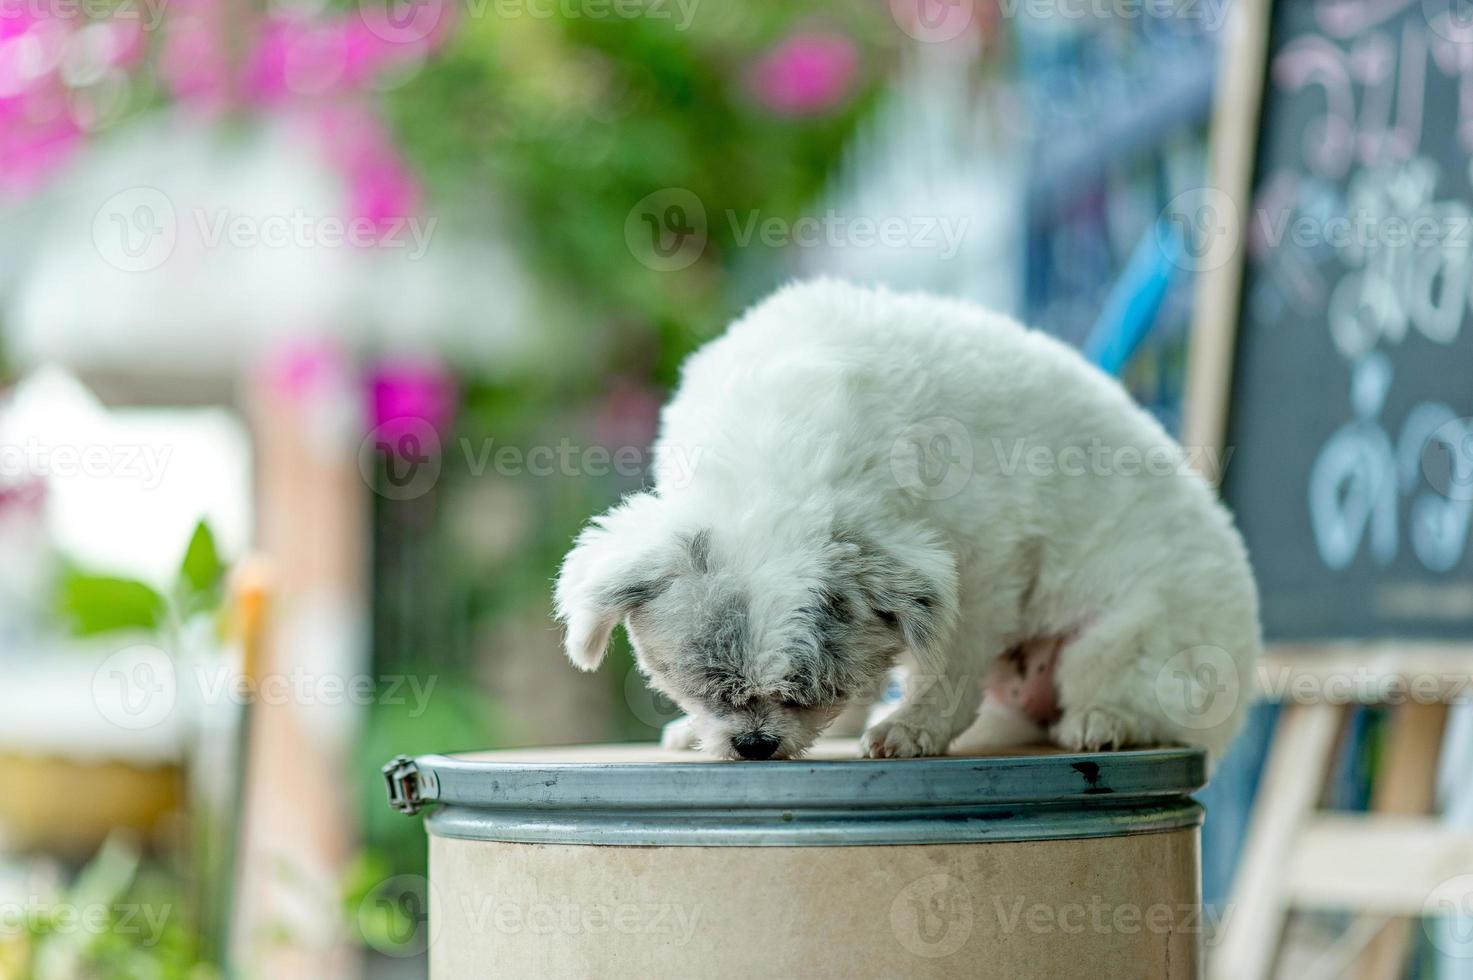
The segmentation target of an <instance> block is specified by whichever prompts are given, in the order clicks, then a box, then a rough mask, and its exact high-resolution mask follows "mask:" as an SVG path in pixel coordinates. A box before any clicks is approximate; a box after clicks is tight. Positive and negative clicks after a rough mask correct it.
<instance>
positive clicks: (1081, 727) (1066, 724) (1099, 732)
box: [1051, 708, 1130, 752]
mask: <svg viewBox="0 0 1473 980" xmlns="http://www.w3.org/2000/svg"><path fill="white" fill-rule="evenodd" d="M1051 734H1052V735H1053V739H1054V741H1055V742H1057V743H1058V744H1059V745H1060V746H1061V747H1062V748H1066V749H1069V750H1070V751H1071V752H1099V751H1100V750H1101V749H1119V748H1124V747H1125V746H1126V745H1128V744H1129V743H1130V726H1129V725H1128V724H1126V721H1125V719H1124V718H1122V717H1120V716H1119V715H1117V714H1115V713H1114V712H1113V711H1107V710H1105V709H1104V708H1087V709H1085V710H1083V711H1065V712H1064V717H1062V718H1060V719H1059V723H1058V724H1057V725H1055V726H1054V727H1053V731H1052V732H1051Z"/></svg>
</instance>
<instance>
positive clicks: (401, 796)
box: [383, 755, 425, 816]
mask: <svg viewBox="0 0 1473 980" xmlns="http://www.w3.org/2000/svg"><path fill="white" fill-rule="evenodd" d="M383 772H384V781H385V782H387V783H388V784H389V785H388V789H389V806H390V807H392V808H393V809H395V810H398V811H399V812H400V813H407V814H410V815H411V816H412V815H414V814H416V813H418V812H419V811H420V808H421V807H422V806H423V805H424V802H425V801H424V797H423V796H421V795H420V785H419V775H420V773H419V766H418V765H416V764H415V762H414V760H413V759H411V758H410V757H409V756H407V755H401V756H397V757H396V758H395V759H394V761H392V762H390V763H389V764H388V765H386V766H384V770H383Z"/></svg>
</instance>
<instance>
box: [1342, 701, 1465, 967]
mask: <svg viewBox="0 0 1473 980" xmlns="http://www.w3.org/2000/svg"><path fill="white" fill-rule="evenodd" d="M1446 727H1447V705H1445V704H1406V705H1402V706H1401V707H1399V708H1397V709H1396V714H1395V715H1394V716H1393V717H1392V719H1391V731H1390V735H1389V737H1388V738H1387V740H1386V751H1385V754H1384V755H1383V757H1382V760H1381V764H1380V774H1379V778H1378V779H1377V780H1376V785H1375V788H1374V789H1373V790H1372V795H1371V810H1372V812H1374V813H1376V814H1428V813H1431V812H1432V805H1433V803H1434V802H1435V801H1436V798H1437V757H1438V756H1439V755H1440V754H1441V752H1442V736H1443V731H1444V729H1445V728H1446ZM1413 924H1414V923H1413V922H1412V920H1411V919H1410V918H1407V917H1400V918H1397V919H1393V920H1392V921H1391V922H1388V923H1387V924H1386V925H1385V926H1383V927H1382V928H1381V930H1380V931H1379V932H1378V933H1377V934H1376V938H1375V939H1373V940H1371V943H1370V945H1368V946H1367V947H1366V951H1365V954H1364V955H1363V956H1362V958H1361V960H1360V969H1359V970H1358V971H1357V976H1358V977H1359V978H1360V980H1397V978H1398V977H1400V976H1401V975H1402V973H1403V970H1404V968H1405V966H1406V960H1407V956H1408V954H1409V953H1410V952H1411V948H1412V936H1413V933H1412V926H1413Z"/></svg>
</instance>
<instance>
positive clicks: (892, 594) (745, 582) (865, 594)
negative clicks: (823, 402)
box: [556, 493, 956, 759]
mask: <svg viewBox="0 0 1473 980" xmlns="http://www.w3.org/2000/svg"><path fill="white" fill-rule="evenodd" d="M679 515H680V516H677V512H676V510H675V509H674V508H673V507H671V506H670V505H668V504H667V503H666V502H664V501H662V500H661V499H660V498H659V497H657V496H655V495H653V494H648V493H642V494H636V495H634V496H632V497H630V498H628V499H626V500H625V501H624V502H623V503H622V504H620V505H619V506H617V507H615V508H614V509H613V510H611V511H609V512H608V513H607V514H605V515H603V516H602V517H600V518H598V519H596V520H595V521H593V523H592V524H590V525H589V527H588V528H587V529H585V530H584V531H583V533H582V534H581V535H580V536H579V538H578V541H577V543H576V545H575V547H574V548H573V550H572V552H570V553H569V555H568V557H567V559H566V561H565V562H564V563H563V567H562V572H561V573H560V575H559V577H558V582H557V590H556V605H557V615H558V618H559V619H560V620H561V621H562V622H563V623H564V625H565V626H566V627H567V641H566V649H567V654H568V657H569V658H570V659H571V660H572V661H573V663H575V664H577V665H578V666H579V667H581V668H583V669H584V670H593V669H595V668H597V667H598V665H599V663H600V662H602V660H603V657H604V653H605V650H606V648H607V647H608V644H609V638H610V636H611V634H612V633H613V630H614V627H615V626H616V625H617V624H618V623H619V622H621V621H622V622H623V623H624V624H625V628H626V629H627V630H628V632H629V637H630V640H631V642H632V644H633V646H634V650H635V655H636V658H637V660H638V663H639V667H640V670H641V671H642V672H643V673H644V674H645V675H646V676H647V677H648V678H649V680H650V683H651V684H652V685H653V686H654V687H655V688H657V689H658V690H660V691H663V692H664V693H665V694H666V695H668V696H669V697H670V698H671V699H672V700H674V701H675V702H676V703H677V704H679V705H680V706H681V707H682V708H684V709H685V711H686V712H687V713H688V714H689V715H691V716H692V717H693V718H694V719H695V720H696V724H697V728H698V731H699V732H700V738H701V744H702V747H703V748H705V749H706V750H707V751H710V752H713V753H715V754H717V755H722V756H726V757H731V758H745V759H766V758H792V757H795V756H797V755H800V754H801V753H802V752H804V751H805V750H806V749H808V747H809V746H811V745H812V744H813V740H814V739H815V738H817V737H818V734H819V733H820V732H821V731H822V730H823V729H824V728H825V727H826V726H827V725H828V724H829V722H831V721H832V720H833V719H834V717H835V716H836V715H837V714H838V713H839V711H840V710H841V709H842V708H843V707H844V705H845V704H846V703H847V702H848V701H849V700H850V699H851V698H853V697H855V696H864V695H866V694H868V693H869V692H870V691H872V690H873V689H874V687H875V685H876V684H877V683H879V681H880V680H881V678H882V676H883V675H884V674H885V672H886V671H887V670H888V669H889V668H890V667H891V666H892V665H893V664H894V662H895V658H896V656H897V654H899V652H900V651H901V650H902V649H904V648H909V649H910V650H911V651H913V652H914V653H915V654H916V656H917V657H918V658H919V659H920V660H921V662H922V663H923V664H924V663H927V662H928V661H929V660H931V658H933V657H935V656H937V655H938V654H939V649H940V644H941V643H942V641H943V640H944V637H945V635H946V634H947V633H948V631H949V630H950V628H951V623H952V619H953V616H954V610H955V608H956V566H955V562H954V560H953V558H952V557H951V555H950V553H949V552H947V551H946V550H945V549H944V548H942V547H940V545H939V543H938V542H937V541H936V540H935V538H934V537H933V536H932V535H931V534H929V533H928V532H926V531H924V530H922V529H920V528H918V527H914V526H910V525H902V526H900V527H887V528H885V529H883V531H881V530H879V529H872V528H867V527H866V528H856V527H854V526H846V525H842V524H841V525H838V526H836V525H835V524H834V522H833V521H832V519H812V520H805V519H803V518H802V517H801V516H797V517H795V516H794V515H793V514H791V513H787V514H782V515H768V516H773V517H774V519H772V520H763V519H762V518H763V515H762V511H761V508H757V509H756V511H755V512H753V511H748V512H747V514H746V516H741V515H737V514H729V515H724V517H725V518H726V519H724V520H723V515H707V516H709V517H712V518H713V519H710V520H703V519H700V518H696V517H693V516H692V515H691V514H689V513H688V512H686V511H681V512H679Z"/></svg>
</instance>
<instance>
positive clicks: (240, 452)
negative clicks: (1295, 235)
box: [0, 0, 1262, 980]
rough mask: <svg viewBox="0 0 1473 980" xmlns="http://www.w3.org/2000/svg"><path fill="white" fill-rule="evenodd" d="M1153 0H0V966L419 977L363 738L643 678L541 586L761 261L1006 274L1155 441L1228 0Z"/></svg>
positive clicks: (521, 740) (582, 738)
mask: <svg viewBox="0 0 1473 980" xmlns="http://www.w3.org/2000/svg"><path fill="white" fill-rule="evenodd" d="M1132 10H1135V13H1134V14H1132V13H1131V11H1132ZM1173 10H1174V11H1175V12H1174V13H1172V14H1171V15H1168V16H1140V15H1139V9H1138V8H1132V7H1129V6H1128V5H1122V4H1118V3H1117V4H1090V3H1084V2H1081V3H1078V4H1059V3H1032V2H1029V0H835V2H828V3H817V2H805V0H742V2H740V3H738V2H731V0H413V2H406V3H397V4H394V5H390V6H383V5H381V4H379V3H378V2H376V0H363V2H362V3H360V4H358V5H356V6H355V5H353V4H352V3H350V2H348V0H0V773H3V779H0V784H3V788H0V978H11V977H30V976H35V977H42V978H82V977H86V978H93V977H96V978H109V980H110V978H115V977H116V978H123V977H129V978H131V977H158V978H184V977H190V978H208V977H217V976H224V975H227V974H229V975H239V976H272V977H277V976H280V977H289V976H302V977H314V978H325V977H350V976H371V977H395V976H418V975H422V973H423V969H424V968H423V963H422V960H421V959H420V957H421V956H422V954H423V950H424V943H425V939H426V937H425V932H424V929H423V921H422V915H421V916H420V917H419V918H416V913H417V910H422V908H423V906H422V904H416V903H417V902H422V899H423V896H424V887H425V886H424V880H423V877H422V875H423V872H424V839H423V831H422V828H421V827H420V826H419V824H418V823H417V822H416V821H413V820H408V819H405V818H403V817H401V816H398V815H396V814H393V813H391V812H390V811H389V810H388V808H387V807H386V806H385V805H384V794H383V785H382V777H381V776H380V775H379V767H380V766H382V765H383V764H384V763H385V762H386V761H387V760H389V759H390V758H391V757H393V756H395V755H397V754H401V753H405V754H410V755H413V754H416V753H424V752H431V751H452V750H456V749H470V748H485V747H494V746H508V745H527V744H547V743H559V742H587V741H599V740H614V739H651V738H654V737H656V736H657V733H658V731H659V729H660V727H661V726H662V725H663V724H665V723H666V722H667V721H669V720H671V719H672V718H673V717H674V716H675V712H674V711H673V709H672V706H671V705H670V704H668V703H665V702H663V701H662V700H660V699H657V698H655V697H653V696H652V695H650V694H649V693H648V692H646V690H645V688H644V685H643V683H642V681H641V680H640V678H639V676H638V675H637V673H636V672H635V671H634V670H633V669H632V666H631V662H630V659H629V655H628V651H627V650H626V649H621V650H619V651H617V652H616V653H615V655H613V656H611V658H610V661H609V664H608V665H607V666H606V668H605V669H604V670H603V671H602V672H600V673H599V674H596V675H591V676H589V675H583V674H580V673H578V672H576V671H574V670H572V669H570V668H569V666H568V665H567V663H566V662H565V661H564V659H563V658H562V656H561V655H560V653H559V650H558V639H559V637H558V633H557V631H556V630H555V628H554V627H553V625H552V623H551V622H550V619H549V586H550V581H551V577H552V575H553V573H554V571H555V569H556V566H557V562H558V560H559V559H560V557H561V555H562V554H563V553H564V551H565V550H566V548H567V546H568V544H569V542H570V540H571V537H572V536H573V534H574V533H575V531H576V530H577V528H578V527H579V525H580V524H581V523H582V522H583V521H584V520H585V519H586V518H587V517H588V516H589V515H590V514H593V513H595V512H597V511H600V510H602V509H603V508H605V507H606V506H607V505H608V504H609V503H611V502H612V501H614V500H615V499H617V498H618V497H619V496H620V495H621V494H623V493H625V492H627V491H629V490H630V489H633V488H635V487H638V486H640V485H642V483H643V482H644V480H645V476H646V468H647V464H648V462H649V459H648V455H647V451H648V448H649V445H650V442H651V440H652V438H653V435H654V431H655V424H656V416H657V410H658V407H659V406H660V404H661V402H662V401H663V399H664V398H665V397H666V395H667V393H668V391H669V389H670V387H671V385H672V383H673V382H674V380H675V377H676V369H677V366H678V365H679V363H680V362H681V360H682V359H683V358H684V357H685V355H687V354H688V353H689V352H690V351H692V350H693V349H694V348H695V347H696V346H698V345H699V344H700V343H702V342H703V341H704V340H706V339H708V338H710V337H712V336H713V335H714V334H715V333H717V332H718V331H719V330H721V329H722V327H723V326H724V325H725V323H726V322H728V321H729V319H730V318H731V317H732V316H733V315H735V314H736V313H738V312H739V311H741V310H742V309H743V308H744V307H745V306H746V305H748V304H749V303H751V302H753V301H755V300H756V299H758V298H760V297H762V296H763V295H764V294H765V293H767V292H768V291H770V290H771V289H773V288H774V287H776V286H777V285H779V284H781V283H782V282H784V281H785V280H787V279H789V278H791V277H794V276H799V275H817V274H825V273H827V274H834V275H842V276H848V277H852V278H855V279H859V280H865V281H879V282H886V283H890V284H892V285H895V286H899V287H906V288H925V289H931V290H935V291H938V292H942V293H947V294H953V295H960V296H966V297H970V298H972V299H976V300H979V301H981V302H984V303H986V304H989V305H991V306H993V307H996V308H999V309H1002V310H1006V311H1010V312H1012V313H1014V314H1016V315H1018V316H1019V317H1021V318H1022V319H1024V320H1026V321H1028V322H1029V323H1031V324H1033V325H1035V326H1038V327H1041V328H1043V329H1046V330H1049V331H1050V332H1053V333H1055V334H1057V335H1059V336H1060V337H1062V338H1064V339H1066V340H1067V341H1069V342H1070V343H1073V344H1076V345H1079V346H1081V347H1083V348H1084V349H1085V350H1086V352H1087V353H1088V354H1089V356H1090V357H1092V358H1093V359H1094V360H1095V361H1096V362H1097V363H1099V364H1101V365H1102V366H1103V367H1105V368H1106V369H1107V370H1110V371H1112V372H1116V373H1119V374H1121V375H1122V376H1123V378H1124V379H1125V381H1126V383H1127V385H1128V386H1129V388H1130V390H1131V391H1132V392H1133V393H1134V394H1135V395H1136V397H1137V398H1139V399H1140V400H1141V402H1142V403H1143V404H1145V405H1147V406H1148V407H1149V408H1150V409H1151V410H1152V411H1153V412H1155V413H1156V414H1157V415H1158V416H1159V417H1160V418H1161V419H1162V420H1163V421H1164V422H1165V423H1166V424H1167V426H1168V427H1170V428H1173V429H1175V428H1176V426H1177V424H1178V419H1179V416H1180V396H1181V386H1182V375H1183V367H1184V351H1185V333H1186V328H1187V325H1188V320H1189V314H1190V301H1191V294H1192V288H1193V263H1192V262H1190V261H1184V260H1181V255H1182V251H1181V250H1182V249H1183V248H1185V247H1186V245H1187V243H1185V242H1183V241H1182V240H1181V238H1180V235H1181V234H1182V231H1183V227H1184V226H1183V225H1182V223H1180V222H1176V221H1172V220H1169V219H1170V217H1171V214H1172V209H1173V207H1174V205H1173V202H1179V201H1182V200H1191V199H1192V195H1193V194H1194V193H1195V192H1196V191H1197V189H1198V188H1200V187H1201V186H1202V184H1203V182H1204V179H1205V165H1206V163H1205V161H1206V154H1205V139H1206V133H1207V123H1208V115H1209V108H1210V103H1211V99H1212V95H1213V84H1214V77H1215V71H1216V62H1217V56H1218V50H1219V47H1220V46H1221V44H1222V40H1223V34H1224V31H1223V29H1222V28H1223V24H1224V20H1225V18H1226V14H1227V11H1226V9H1225V7H1224V5H1223V4H1218V3H1200V4H1195V5H1190V4H1189V5H1178V6H1177V7H1175V8H1173ZM621 642H622V641H621ZM1259 727H1260V728H1261V727H1262V726H1261V725H1260V726H1259ZM1242 752H1243V759H1244V761H1242V762H1240V763H1235V766H1236V769H1235V770H1234V771H1238V770H1241V772H1240V773H1239V774H1238V775H1236V776H1234V777H1232V778H1231V779H1228V780H1227V781H1226V782H1225V783H1224V785H1223V786H1222V787H1221V792H1220V793H1219V796H1220V799H1215V800H1213V801H1209V805H1210V806H1212V808H1213V821H1214V823H1213V824H1212V825H1209V829H1208V839H1207V843H1206V848H1205V849H1206V859H1207V880H1206V891H1207V900H1208V901H1209V903H1210V902H1220V901H1221V900H1222V896H1223V895H1224V894H1225V892H1226V889H1227V886H1228V880H1229V875H1230V870H1231V866H1232V861H1233V858H1234V854H1235V848H1236V841H1237V839H1238V836H1239V835H1240V833H1241V827H1242V823H1243V819H1244V814H1245V813H1246V810H1247V807H1248V801H1249V799H1250V795H1251V790H1252V783H1253V775H1252V773H1253V772H1255V771H1256V770H1255V766H1256V765H1257V759H1258V758H1259V757H1261V755H1262V739H1261V738H1257V739H1255V738H1254V737H1251V736H1250V737H1249V738H1247V739H1245V742H1244V747H1243V749H1242ZM1244 774H1246V775H1244ZM1213 792H1214V793H1216V792H1218V788H1217V787H1214V790H1213Z"/></svg>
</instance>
